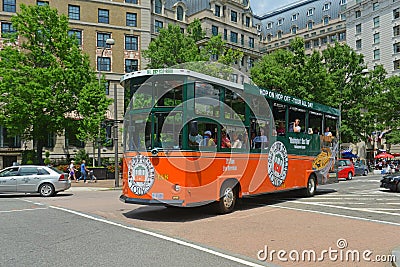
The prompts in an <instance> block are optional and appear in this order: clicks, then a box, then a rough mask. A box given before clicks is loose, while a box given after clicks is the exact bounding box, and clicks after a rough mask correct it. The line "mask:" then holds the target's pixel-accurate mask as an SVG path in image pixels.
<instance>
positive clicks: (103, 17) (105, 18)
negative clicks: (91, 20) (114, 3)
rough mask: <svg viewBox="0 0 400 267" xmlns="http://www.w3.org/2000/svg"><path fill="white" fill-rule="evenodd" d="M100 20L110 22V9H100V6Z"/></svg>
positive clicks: (100, 21)
mask: <svg viewBox="0 0 400 267" xmlns="http://www.w3.org/2000/svg"><path fill="white" fill-rule="evenodd" d="M98 20H99V23H105V24H108V23H109V22H110V18H109V11H108V10H107V9H100V8H99V11H98Z"/></svg>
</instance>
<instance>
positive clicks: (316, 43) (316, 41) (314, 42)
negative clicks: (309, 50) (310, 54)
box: [313, 39, 319, 47]
mask: <svg viewBox="0 0 400 267" xmlns="http://www.w3.org/2000/svg"><path fill="white" fill-rule="evenodd" d="M313 46H314V47H317V46H319V39H315V40H313Z"/></svg>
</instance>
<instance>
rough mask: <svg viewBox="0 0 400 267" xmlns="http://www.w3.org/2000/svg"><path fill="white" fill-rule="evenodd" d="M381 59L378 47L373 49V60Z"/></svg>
mask: <svg viewBox="0 0 400 267" xmlns="http://www.w3.org/2000/svg"><path fill="white" fill-rule="evenodd" d="M379 59H381V51H380V50H379V49H375V50H374V60H379Z"/></svg>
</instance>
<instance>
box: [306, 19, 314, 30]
mask: <svg viewBox="0 0 400 267" xmlns="http://www.w3.org/2000/svg"><path fill="white" fill-rule="evenodd" d="M312 27H313V22H312V21H309V22H308V23H307V28H308V29H309V30H312Z"/></svg>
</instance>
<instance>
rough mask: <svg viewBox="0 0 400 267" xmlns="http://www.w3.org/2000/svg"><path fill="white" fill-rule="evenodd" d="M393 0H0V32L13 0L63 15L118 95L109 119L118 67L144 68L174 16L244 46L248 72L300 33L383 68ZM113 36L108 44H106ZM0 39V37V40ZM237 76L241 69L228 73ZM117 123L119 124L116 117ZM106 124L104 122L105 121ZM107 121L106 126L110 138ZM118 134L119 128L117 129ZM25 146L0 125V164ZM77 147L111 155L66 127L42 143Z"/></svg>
mask: <svg viewBox="0 0 400 267" xmlns="http://www.w3.org/2000/svg"><path fill="white" fill-rule="evenodd" d="M399 1H400V0H302V1H297V2H295V3H294V4H291V5H288V6H285V7H282V8H279V9H277V10H274V11H272V12H268V13H266V14H265V15H263V16H257V15H254V14H253V12H252V10H251V8H250V0H181V1H173V0H150V1H149V0H113V1H110V0H66V1H57V0H48V1H39V0H0V2H1V10H0V24H1V33H2V34H4V33H7V32H9V31H10V30H11V23H10V18H11V16H13V15H15V13H16V12H18V11H19V6H20V4H26V5H43V4H48V5H50V7H52V8H57V10H58V11H59V13H62V14H65V15H67V16H68V18H69V23H70V27H71V31H70V34H74V35H76V36H77V38H78V40H79V43H80V45H81V47H82V50H83V51H84V53H86V54H88V55H89V58H90V61H91V63H92V66H93V67H94V68H95V70H96V71H98V74H99V75H100V74H101V75H104V76H105V78H106V80H107V84H106V86H105V94H107V95H108V96H109V97H110V98H114V93H115V91H116V95H117V98H116V99H114V103H113V104H112V105H111V106H110V108H109V111H108V112H107V118H108V119H109V120H110V121H112V120H113V119H114V117H115V115H114V105H115V104H116V105H117V114H116V115H117V116H116V117H117V119H118V120H122V119H123V115H124V99H125V98H127V97H129V96H127V95H125V92H124V91H123V88H122V87H121V86H120V85H119V79H120V77H122V75H123V74H124V73H127V72H131V71H136V70H141V69H144V68H146V65H147V63H148V62H147V61H146V59H144V58H143V57H142V53H141V52H142V51H143V50H145V49H146V48H147V47H148V45H149V43H150V42H151V40H152V39H153V38H156V37H157V35H158V32H159V30H160V29H161V28H165V27H166V26H167V25H168V24H169V23H173V24H178V25H179V26H180V27H181V29H182V31H183V32H185V31H186V28H187V26H188V25H189V23H191V22H192V21H194V20H195V19H199V20H200V22H201V25H202V28H203V30H204V31H205V32H206V37H205V38H204V40H201V41H199V45H202V44H203V43H205V42H206V41H207V40H208V39H209V38H210V37H211V36H213V35H218V34H220V35H221V36H222V38H223V39H224V40H225V41H226V43H227V46H228V47H231V48H233V49H240V50H242V51H243V54H244V56H243V58H242V59H241V60H239V61H238V62H236V64H235V67H236V68H237V69H238V70H240V71H241V72H242V76H247V75H249V73H250V69H251V67H252V66H253V64H254V62H255V61H256V60H257V59H259V58H260V57H261V56H262V55H263V54H264V53H270V52H272V51H274V50H276V49H282V48H283V49H287V48H288V47H289V44H290V41H291V40H292V39H293V38H294V37H296V36H298V37H302V38H304V41H305V48H306V52H307V53H311V52H312V51H313V50H314V49H317V50H322V49H324V48H326V46H327V45H328V44H333V43H334V42H335V41H338V42H346V43H347V44H349V46H350V47H352V48H354V49H355V50H356V51H358V52H360V53H363V54H364V55H365V58H366V62H367V63H368V66H369V67H373V66H375V65H377V64H383V65H384V66H385V69H386V70H387V71H388V73H389V75H394V74H397V73H398V69H399V67H400V56H399V54H400V38H399V36H400V18H399V17H400V7H399ZM109 38H112V39H114V40H115V44H114V45H112V46H106V40H107V39H109ZM2 42H3V40H2V39H1V37H0V46H1V45H2ZM234 79H236V82H239V83H240V82H243V80H244V79H243V77H239V76H237V77H234ZM121 126H122V125H121ZM107 127H111V126H107ZM111 132H112V129H111V128H107V133H109V137H110V138H111V139H112V138H113V136H112V135H111ZM118 140H119V143H121V142H122V135H121V131H119V134H118ZM26 149H32V143H31V142H24V140H21V139H20V138H18V137H11V136H8V135H7V129H5V128H3V127H0V167H5V166H9V165H11V164H12V163H13V162H20V161H21V153H22V152H23V151H24V150H26ZM79 149H85V150H86V151H87V152H88V153H89V154H90V155H91V157H94V158H98V155H99V154H100V155H101V157H102V158H113V157H114V147H113V145H112V142H109V143H108V145H102V146H101V148H100V149H97V148H96V149H95V147H94V146H93V144H83V143H82V142H79V141H78V140H77V139H76V137H75V135H74V133H73V132H65V134H64V135H62V136H49V140H48V144H47V146H46V147H45V150H48V151H50V154H51V155H50V157H51V159H62V158H70V157H71V158H73V157H74V155H75V153H76V152H77V151H78V150H79Z"/></svg>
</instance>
